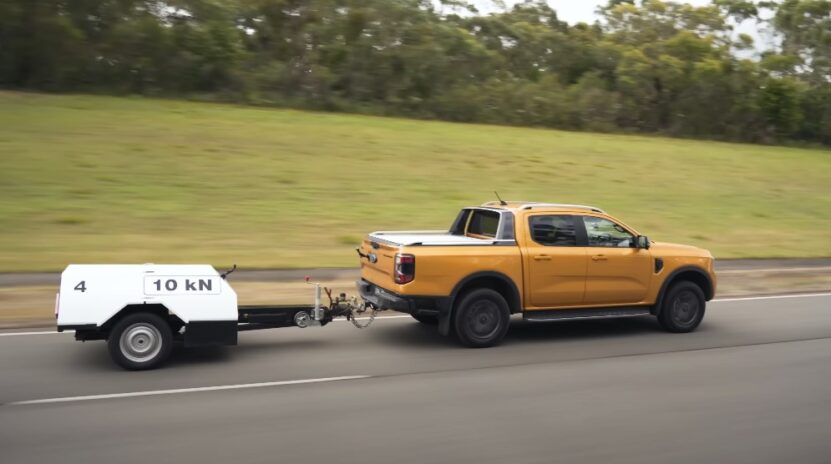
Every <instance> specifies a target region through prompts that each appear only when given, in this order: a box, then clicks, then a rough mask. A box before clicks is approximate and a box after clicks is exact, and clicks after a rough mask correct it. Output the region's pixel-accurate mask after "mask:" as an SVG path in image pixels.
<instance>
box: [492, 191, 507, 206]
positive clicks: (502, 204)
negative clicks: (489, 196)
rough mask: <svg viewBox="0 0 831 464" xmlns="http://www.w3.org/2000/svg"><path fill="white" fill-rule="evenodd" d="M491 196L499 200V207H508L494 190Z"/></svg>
mask: <svg viewBox="0 0 831 464" xmlns="http://www.w3.org/2000/svg"><path fill="white" fill-rule="evenodd" d="M493 194H494V195H496V199H497V200H499V204H500V205H501V206H508V203H506V202H505V200H503V199H502V198H500V197H499V193H498V192H497V191H496V190H494V191H493Z"/></svg>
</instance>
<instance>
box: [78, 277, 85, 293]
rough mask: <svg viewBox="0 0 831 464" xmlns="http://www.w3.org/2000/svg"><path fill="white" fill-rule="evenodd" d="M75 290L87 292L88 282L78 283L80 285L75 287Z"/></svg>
mask: <svg viewBox="0 0 831 464" xmlns="http://www.w3.org/2000/svg"><path fill="white" fill-rule="evenodd" d="M75 290H77V291H79V292H81V293H83V292H85V291H87V281H86V280H82V281H80V282H78V285H76V286H75Z"/></svg>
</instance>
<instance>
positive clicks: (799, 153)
mask: <svg viewBox="0 0 831 464" xmlns="http://www.w3.org/2000/svg"><path fill="white" fill-rule="evenodd" d="M493 190H498V191H499V192H500V193H501V194H502V196H503V197H505V198H510V199H527V200H538V201H559V202H576V203H588V204H596V205H598V206H601V207H603V208H606V209H607V210H608V211H610V212H611V213H612V214H615V215H617V216H618V217H620V218H621V219H623V220H624V221H626V222H627V223H629V224H630V225H632V226H634V227H636V228H638V229H639V230H640V231H641V232H642V233H646V234H648V235H649V236H650V237H652V238H654V239H657V240H666V241H678V242H685V243H691V244H695V245H700V246H704V247H708V248H710V249H711V250H712V251H713V252H714V253H715V254H716V256H718V257H783V256H793V257H796V256H828V255H831V233H829V230H831V214H830V213H831V152H829V151H822V150H803V149H795V148H783V147H764V146H754V145H740V144H726V143H713V142H698V141H687V140H675V139H665V138H657V137H636V136H616V135H598V134H587V133H569V132H560V131H552V130H535V129H522V128H510V127H494V126H481V125H463V124H448V123H440V122H423V121H413V120H405V119H390V118H375V117H364V116H352V115H340V114H325V113H309V112H300V111H283V110H271V109H257V108H248V107H239V106H229V105H217V104H203V103H190V102H180V101H162V100H148V99H132V98H108V97H89V96H49V95H38V94H20V93H12V92H5V93H4V92H0V270H2V271H22V270H57V269H61V268H63V267H64V266H65V265H66V264H67V263H71V262H107V263H115V262H207V263H212V264H215V265H217V266H223V265H227V264H230V263H239V264H240V265H242V266H245V267H248V268H251V267H313V266H350V265H354V264H355V263H356V260H355V257H354V252H353V251H352V248H354V247H355V246H356V244H357V243H358V242H359V241H360V239H361V237H362V236H363V234H364V233H366V232H367V231H371V230H378V229H390V228H393V229H412V228H416V229H431V228H445V227H447V226H448V225H449V224H450V222H451V220H452V219H453V217H454V215H455V214H456V211H457V210H458V209H459V208H460V207H462V206H466V205H470V204H478V203H480V202H482V201H486V200H491V199H492V193H491V192H492V191H493Z"/></svg>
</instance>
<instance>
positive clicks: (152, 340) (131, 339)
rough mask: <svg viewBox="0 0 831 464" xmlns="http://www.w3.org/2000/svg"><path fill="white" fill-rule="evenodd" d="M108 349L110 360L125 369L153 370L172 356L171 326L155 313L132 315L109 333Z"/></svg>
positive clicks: (126, 317)
mask: <svg viewBox="0 0 831 464" xmlns="http://www.w3.org/2000/svg"><path fill="white" fill-rule="evenodd" d="M107 346H108V348H109V351H110V357H112V359H113V361H115V362H116V364H118V365H119V366H121V367H123V368H124V369H127V370H131V371H138V370H144V369H153V368H155V367H158V366H159V365H160V364H161V363H163V362H164V361H165V360H166V359H167V358H168V357H169V356H170V350H171V348H172V347H173V332H172V330H171V329H170V325H168V324H167V322H165V321H164V319H162V318H161V317H159V316H157V315H155V314H151V313H134V314H129V315H127V316H125V317H124V318H122V319H121V320H120V321H118V322H117V323H116V324H115V326H114V327H113V329H112V331H110V336H109V339H108V340H107Z"/></svg>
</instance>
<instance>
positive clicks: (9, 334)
mask: <svg viewBox="0 0 831 464" xmlns="http://www.w3.org/2000/svg"><path fill="white" fill-rule="evenodd" d="M821 296H831V292H827V293H796V294H793V295H767V296H748V297H736V298H716V299H715V300H713V301H712V303H721V302H724V303H729V302H731V301H753V300H779V299H784V298H815V297H821ZM410 317H411V316H409V315H401V316H382V317H376V318H375V320H376V321H380V320H383V319H408V318H410ZM367 319H369V318H368V317H359V318H358V320H359V321H365V320H367ZM333 322H346V319H335V320H334V321H333ZM73 332H74V331H72V330H66V331H64V332H57V331H54V330H52V331H43V332H7V333H0V337H15V336H19V335H56V334H59V333H65V334H71V333H73Z"/></svg>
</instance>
